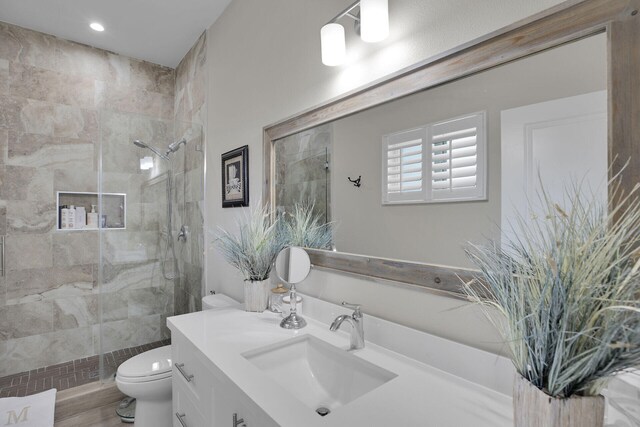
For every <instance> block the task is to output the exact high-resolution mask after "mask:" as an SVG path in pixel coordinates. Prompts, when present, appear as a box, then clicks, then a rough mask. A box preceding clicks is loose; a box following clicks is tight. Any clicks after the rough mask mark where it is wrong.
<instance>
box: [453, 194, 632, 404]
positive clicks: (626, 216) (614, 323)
mask: <svg viewBox="0 0 640 427" xmlns="http://www.w3.org/2000/svg"><path fill="white" fill-rule="evenodd" d="M611 185H613V184H611ZM613 188H614V190H613V191H612V192H610V200H615V201H617V203H616V205H615V206H616V207H610V208H609V209H607V207H606V206H599V205H598V203H596V202H594V201H592V200H590V198H589V197H585V196H583V195H582V194H581V191H580V188H579V186H578V185H576V186H573V188H571V189H570V190H568V191H567V192H566V196H565V199H566V202H567V203H565V204H564V205H563V206H570V208H565V209H563V208H562V207H561V205H560V204H558V203H557V202H555V201H553V200H551V199H550V197H549V195H548V193H547V192H545V191H544V190H543V191H542V192H541V195H540V197H539V199H540V201H541V204H542V206H543V209H544V211H546V215H544V216H539V217H537V218H533V219H532V220H531V221H528V220H525V217H522V216H521V217H519V218H518V219H517V220H516V221H515V222H514V225H513V227H512V228H513V230H514V232H515V233H514V234H515V235H516V236H518V237H517V238H514V239H513V240H512V241H511V242H509V243H508V244H507V245H504V246H503V247H502V248H501V247H500V246H499V245H497V244H492V245H489V246H471V247H470V249H469V250H468V251H467V254H468V256H469V257H470V259H471V260H472V261H473V262H474V263H475V265H476V266H477V267H479V269H480V271H481V274H479V275H478V277H477V278H476V279H475V280H474V281H472V282H471V283H468V284H467V285H466V286H465V288H466V292H467V294H468V296H469V297H470V299H471V300H473V301H476V302H478V303H480V304H481V305H482V306H483V308H484V311H485V314H486V315H487V317H489V319H490V320H491V321H492V322H493V323H494V325H495V326H496V327H497V328H498V329H499V331H500V332H501V334H502V336H503V338H504V340H505V341H506V343H507V344H508V346H509V349H510V352H511V357H512V360H513V363H514V365H515V368H516V370H517V371H518V373H519V374H520V375H522V377H524V378H525V379H527V380H528V381H530V382H531V383H532V384H533V385H535V386H536V387H537V388H539V389H540V390H542V391H544V392H545V393H546V394H548V395H550V396H552V397H558V398H565V397H572V396H596V395H598V394H600V392H601V391H602V389H603V387H604V386H605V385H606V380H607V379H608V378H609V377H611V376H612V375H614V374H615V373H617V372H620V371H623V370H625V369H628V368H633V367H638V366H640V302H639V301H640V250H639V249H638V248H640V204H639V202H638V199H637V195H638V194H637V193H638V191H636V190H637V187H636V190H634V191H632V192H631V194H627V195H623V194H622V192H621V191H620V187H619V186H615V185H613Z"/></svg>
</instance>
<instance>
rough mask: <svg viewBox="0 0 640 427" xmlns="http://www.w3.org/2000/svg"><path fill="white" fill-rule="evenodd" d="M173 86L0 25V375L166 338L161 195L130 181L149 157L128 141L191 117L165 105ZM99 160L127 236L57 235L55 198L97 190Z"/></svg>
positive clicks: (149, 137)
mask: <svg viewBox="0 0 640 427" xmlns="http://www.w3.org/2000/svg"><path fill="white" fill-rule="evenodd" d="M190 69H191V66H190ZM181 76H182V77H181V78H182V79H183V81H185V80H184V79H185V78H186V77H185V76H186V75H185V74H181ZM175 77H176V73H175V70H173V69H170V68H166V67H162V66H158V65H154V64H150V63H147V62H143V61H138V60H135V59H131V58H127V57H124V56H120V55H116V54H113V53H110V52H107V51H104V50H100V49H95V48H92V47H88V46H84V45H81V44H77V43H73V42H70V41H66V40H62V39H59V38H56V37H53V36H49V35H46V34H41V33H38V32H34V31H30V30H26V29H23V28H20V27H17V26H13V25H10V24H6V23H2V22H0V234H1V235H5V236H6V268H7V271H6V275H5V276H4V277H1V278H0V360H2V363H0V376H5V375H9V374H12V373H16V372H22V371H26V370H30V369H34V368H38V367H43V366H48V365H54V364H56V363H61V362H66V361H70V360H74V359H78V358H80V357H86V356H90V355H94V354H98V353H99V352H100V351H111V350H117V349H120V348H127V347H132V346H137V345H142V344H145V343H149V342H153V341H158V340H161V339H163V338H166V337H167V336H168V331H167V330H166V328H165V327H164V326H163V325H164V320H165V318H166V316H167V315H171V314H172V313H173V311H174V310H173V305H174V293H175V289H174V283H173V282H171V281H166V280H164V279H163V277H162V274H161V272H160V263H161V252H162V247H161V246H162V245H161V240H162V239H161V236H160V231H161V224H163V222H164V219H163V216H162V215H163V212H164V211H165V207H166V204H165V203H166V199H165V198H164V196H163V194H164V193H163V189H164V184H163V182H162V180H159V179H157V177H152V176H150V175H149V173H143V172H141V171H140V170H139V163H138V162H139V159H140V157H141V156H143V155H149V152H144V153H143V150H142V149H140V148H138V147H135V146H133V144H132V143H131V141H132V139H134V138H139V139H142V140H145V141H149V142H150V143H153V144H154V145H157V146H166V145H167V144H168V143H169V142H170V141H172V140H173V138H174V134H175V128H174V120H175V116H174V111H175V110H176V106H179V107H180V108H181V111H182V110H184V111H185V113H186V112H187V111H188V112H189V113H190V114H191V112H192V111H196V110H197V109H196V110H194V108H193V106H194V105H196V104H197V102H198V101H197V99H196V98H197V96H196V95H198V94H199V93H200V92H199V91H195V92H194V91H193V90H189V91H187V92H188V93H189V94H190V96H195V98H188V99H187V98H184V96H182V95H181V97H180V99H181V101H180V103H175V104H174V101H175V100H176V81H175ZM186 80H188V81H191V80H190V78H187V79H186ZM193 85H195V86H197V84H195V81H194V83H193ZM180 87H181V88H183V87H185V86H184V85H181V86H180ZM193 114H196V113H193ZM100 155H102V157H101V160H102V166H103V171H104V174H103V191H105V192H118V193H127V229H126V230H109V231H104V232H103V235H102V239H100V238H99V235H98V233H97V232H91V231H77V232H60V231H56V230H55V228H56V227H55V225H56V224H55V218H56V217H55V209H56V207H55V200H56V199H55V194H56V191H92V192H95V191H97V189H98V164H99V161H100ZM162 167H163V166H162V165H158V169H159V170H161V169H162ZM160 175H161V174H160ZM154 179H155V181H154ZM163 201H165V202H163ZM100 245H102V255H103V259H104V263H103V266H102V268H100V254H101V252H100V251H101V246H100ZM100 273H102V277H103V284H102V289H101V290H100V289H98V287H99V286H98V278H99V275H100ZM100 291H102V294H100V293H99V292H100ZM100 310H102V320H103V327H102V328H101V327H100V325H99V320H100V317H101V316H100ZM100 340H101V342H100Z"/></svg>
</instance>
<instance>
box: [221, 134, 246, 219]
mask: <svg viewBox="0 0 640 427" xmlns="http://www.w3.org/2000/svg"><path fill="white" fill-rule="evenodd" d="M241 206H249V146H248V145H245V146H243V147H240V148H236V149H235V150H231V151H227V152H226V153H224V154H222V207H223V208H237V207H241Z"/></svg>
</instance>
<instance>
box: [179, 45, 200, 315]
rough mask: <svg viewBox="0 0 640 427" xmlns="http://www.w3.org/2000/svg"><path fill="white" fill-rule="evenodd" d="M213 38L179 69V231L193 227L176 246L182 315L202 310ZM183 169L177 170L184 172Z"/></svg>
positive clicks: (191, 55) (187, 57) (183, 62)
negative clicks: (206, 125)
mask: <svg viewBox="0 0 640 427" xmlns="http://www.w3.org/2000/svg"><path fill="white" fill-rule="evenodd" d="M206 51H207V35H206V32H205V33H203V34H202V35H201V36H200V38H199V39H198V41H197V42H196V43H195V45H194V46H193V47H192V48H191V50H190V51H189V52H188V53H187V54H186V55H185V57H184V58H183V59H182V61H181V62H180V64H179V65H178V68H176V97H175V113H176V135H178V137H179V138H180V137H185V138H186V139H187V141H188V142H187V145H186V146H184V147H183V148H184V149H182V150H180V151H179V152H177V153H176V154H179V155H180V156H181V157H178V158H177V160H178V161H179V162H182V163H181V164H182V165H183V169H182V172H180V173H177V174H176V183H177V191H176V197H177V200H176V202H177V203H176V207H177V209H176V219H175V221H174V227H175V228H176V230H178V229H179V228H180V226H181V225H182V224H184V225H185V226H187V227H188V229H189V235H188V238H187V241H186V242H176V251H177V253H176V255H177V257H178V264H179V268H180V273H181V276H180V280H176V284H175V293H174V308H175V313H176V314H183V313H190V312H193V311H198V310H201V309H202V301H201V298H202V292H203V289H204V285H203V280H204V274H203V265H204V248H205V246H204V245H205V233H204V211H203V209H204V154H205V153H204V147H205V143H204V141H205V139H204V138H205V135H204V133H203V124H204V120H205V118H206V116H207V114H206V108H207V103H206V92H207V72H206V61H207V58H206ZM179 169H180V168H176V170H179Z"/></svg>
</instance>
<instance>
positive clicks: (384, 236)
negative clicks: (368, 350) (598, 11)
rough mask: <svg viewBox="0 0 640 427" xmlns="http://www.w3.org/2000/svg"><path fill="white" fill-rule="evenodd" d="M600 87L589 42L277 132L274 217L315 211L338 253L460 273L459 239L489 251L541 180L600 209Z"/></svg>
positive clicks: (602, 66) (603, 119)
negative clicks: (579, 186)
mask: <svg viewBox="0 0 640 427" xmlns="http://www.w3.org/2000/svg"><path fill="white" fill-rule="evenodd" d="M606 90H607V46H606V35H605V34H598V35H594V36H590V37H587V38H584V39H581V40H578V41H574V42H572V43H568V44H564V45H561V46H559V47H555V48H553V49H549V50H546V51H543V52H541V53H538V54H535V55H531V56H528V57H525V58H523V59H520V60H517V61H514V62H511V63H508V64H506V65H502V66H499V67H495V68H492V69H489V70H487V71H484V72H481V73H478V74H475V75H472V76H470V77H466V78H463V79H459V80H456V81H453V82H450V83H447V84H443V85H441V86H437V87H434V88H431V89H429V90H426V91H423V92H419V93H416V94H413V95H410V96H407V97H404V98H401V99H397V100H394V101H391V102H389V103H386V104H382V105H379V106H377V107H374V108H371V109H368V110H365V111H362V112H359V113H356V114H353V115H349V116H346V117H343V118H340V119H338V120H335V121H332V122H329V123H325V124H322V125H320V126H317V127H314V128H311V129H308V130H305V131H302V132H299V133H296V134H293V135H290V136H287V137H285V138H282V139H279V140H276V141H274V144H273V151H274V171H273V177H274V178H273V180H274V181H273V192H274V201H275V205H276V209H277V211H279V212H283V211H287V210H289V209H291V206H292V205H293V204H294V203H295V202H307V203H309V202H310V203H313V204H314V206H315V209H316V213H318V214H321V215H322V216H323V217H324V218H326V220H327V221H335V223H336V227H335V234H334V246H335V248H336V250H338V251H340V252H345V253H352V254H361V255H366V256H372V257H380V258H390V259H397V260H405V261H410V262H419V263H428V264H439V265H446V266H453V267H470V266H471V264H470V262H469V261H468V260H467V258H466V256H465V254H464V247H465V245H466V244H467V242H483V241H485V240H486V239H487V238H490V239H495V240H498V241H499V240H500V239H501V238H502V237H503V236H502V233H504V232H506V230H507V229H508V227H506V225H507V224H508V223H509V221H510V219H511V218H513V217H514V213H515V212H516V211H520V212H526V211H527V206H528V200H534V199H535V197H536V193H537V191H538V187H539V185H540V181H542V183H543V185H544V186H545V188H547V189H548V190H549V191H550V193H551V195H552V196H553V197H557V198H559V199H561V198H562V192H563V189H564V188H565V187H566V186H567V185H570V184H571V183H572V182H578V181H584V183H585V184H584V187H583V188H585V189H586V191H589V192H593V193H594V194H596V197H598V198H599V199H600V200H602V201H603V202H604V201H606V197H607V188H606V183H607V167H608V162H609V160H608V158H607V92H606ZM539 175H540V176H541V177H542V179H541V180H539V179H538V178H539ZM358 176H361V177H362V178H361V186H360V187H357V186H354V184H353V183H352V182H350V181H349V180H348V177H351V178H353V177H358ZM503 230H505V231H503Z"/></svg>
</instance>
